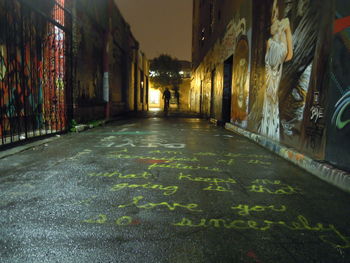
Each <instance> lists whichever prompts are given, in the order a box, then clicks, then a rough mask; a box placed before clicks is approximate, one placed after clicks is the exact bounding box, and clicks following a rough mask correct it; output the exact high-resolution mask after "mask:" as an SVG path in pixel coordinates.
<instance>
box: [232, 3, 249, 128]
mask: <svg viewBox="0 0 350 263" xmlns="http://www.w3.org/2000/svg"><path fill="white" fill-rule="evenodd" d="M251 13H252V2H251V1H245V2H244V4H242V5H241V8H240V10H239V14H238V15H237V17H240V19H237V20H236V19H235V20H234V29H235V30H234V31H235V34H234V37H235V40H234V42H233V47H234V52H233V69H232V70H233V73H232V97H231V118H230V119H231V120H230V121H231V122H232V123H234V124H236V125H238V126H241V127H242V128H246V127H247V116H248V102H249V85H250V82H249V75H250V43H251V34H252V22H251V20H252V18H251V17H252V14H251Z"/></svg>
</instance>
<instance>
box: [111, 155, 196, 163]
mask: <svg viewBox="0 0 350 263" xmlns="http://www.w3.org/2000/svg"><path fill="white" fill-rule="evenodd" d="M109 157H111V158H116V159H144V160H162V161H166V162H171V161H184V162H198V161H199V160H198V159H197V158H196V157H193V158H186V157H175V156H173V157H161V156H157V157H154V156H140V155H127V154H111V155H109Z"/></svg>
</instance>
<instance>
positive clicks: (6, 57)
mask: <svg viewBox="0 0 350 263" xmlns="http://www.w3.org/2000/svg"><path fill="white" fill-rule="evenodd" d="M66 1H67V0H66ZM33 2H34V3H35V6H34V4H33ZM64 5H65V0H56V1H53V0H52V1H51V0H36V1H32V0H0V138H1V144H0V147H1V146H4V145H9V144H11V143H14V142H17V141H21V140H27V139H29V138H31V137H37V136H44V135H48V134H54V133H59V132H63V131H65V130H66V129H67V122H68V120H67V111H68V114H69V111H70V109H69V108H68V107H67V102H68V103H69V105H71V103H70V100H71V98H70V94H71V87H72V85H71V83H72V67H71V46H72V45H71V43H72V35H71V21H72V17H71V13H70V12H69V11H68V10H67V9H65V8H64Z"/></svg>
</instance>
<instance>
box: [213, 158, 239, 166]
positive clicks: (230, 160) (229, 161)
mask: <svg viewBox="0 0 350 263" xmlns="http://www.w3.org/2000/svg"><path fill="white" fill-rule="evenodd" d="M216 163H223V164H226V165H234V164H235V160H234V159H229V160H218V161H216Z"/></svg>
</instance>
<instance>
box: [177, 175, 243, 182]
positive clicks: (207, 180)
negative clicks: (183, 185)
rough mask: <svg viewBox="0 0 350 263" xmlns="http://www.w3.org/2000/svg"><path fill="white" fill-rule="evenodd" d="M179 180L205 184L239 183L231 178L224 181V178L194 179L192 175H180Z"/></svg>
mask: <svg viewBox="0 0 350 263" xmlns="http://www.w3.org/2000/svg"><path fill="white" fill-rule="evenodd" d="M178 179H179V180H183V179H187V180H190V181H194V182H205V183H214V184H217V183H230V184H235V183H237V182H236V180H235V179H232V178H229V179H222V178H210V177H209V178H208V177H193V176H192V175H190V174H183V173H179V177H178Z"/></svg>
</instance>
